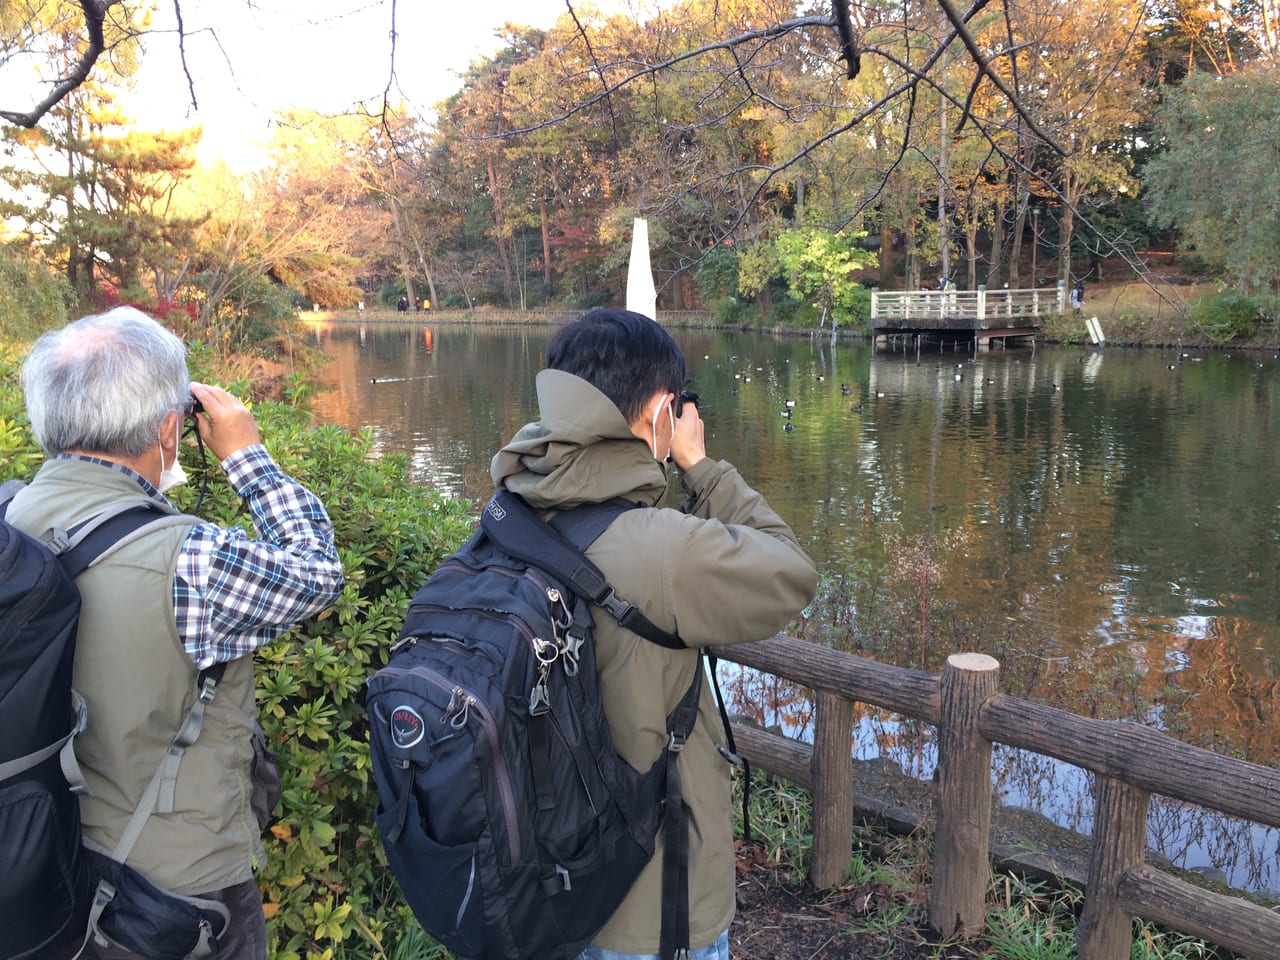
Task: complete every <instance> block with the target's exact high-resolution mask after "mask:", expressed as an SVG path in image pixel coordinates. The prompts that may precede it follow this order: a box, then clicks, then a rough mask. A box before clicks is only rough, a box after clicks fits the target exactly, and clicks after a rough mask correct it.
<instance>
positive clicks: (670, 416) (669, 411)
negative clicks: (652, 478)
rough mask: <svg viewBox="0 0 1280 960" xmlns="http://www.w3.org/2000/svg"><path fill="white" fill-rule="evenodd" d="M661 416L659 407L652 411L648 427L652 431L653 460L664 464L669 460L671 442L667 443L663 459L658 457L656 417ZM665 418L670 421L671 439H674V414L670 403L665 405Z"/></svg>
mask: <svg viewBox="0 0 1280 960" xmlns="http://www.w3.org/2000/svg"><path fill="white" fill-rule="evenodd" d="M660 416H662V408H661V407H659V408H658V409H657V410H655V411H653V423H652V424H651V425H650V426H651V429H652V430H653V459H655V460H658V461H660V462H663V463H665V462H666V461H668V460H670V459H671V441H670V440H668V441H667V455H666V456H665V457H660V456H658V417H660ZM667 417H668V419H669V420H670V421H671V437H672V439H675V435H676V414H675V411H674V410H672V409H671V403H670V402H668V403H667Z"/></svg>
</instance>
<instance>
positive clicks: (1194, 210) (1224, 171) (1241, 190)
mask: <svg viewBox="0 0 1280 960" xmlns="http://www.w3.org/2000/svg"><path fill="white" fill-rule="evenodd" d="M1277 129H1280V75H1277V73H1276V71H1275V70H1274V69H1273V68H1270V67H1265V66H1261V65H1260V66H1256V67H1251V68H1249V69H1247V70H1244V71H1242V72H1241V73H1239V74H1237V75H1235V76H1228V77H1215V76H1211V75H1209V74H1203V73H1198V74H1192V75H1189V76H1188V77H1187V78H1186V80H1184V81H1183V83H1182V85H1181V86H1180V87H1179V88H1177V89H1176V90H1172V91H1170V93H1169V95H1168V98H1167V100H1166V102H1165V104H1164V107H1163V109H1162V110H1161V113H1160V116H1159V121H1158V123H1157V126H1156V130H1157V132H1158V134H1159V136H1160V138H1161V141H1162V143H1163V144H1164V145H1165V150H1164V152H1163V153H1161V154H1159V155H1158V156H1156V157H1155V158H1154V159H1153V160H1152V161H1151V162H1150V163H1149V164H1148V166H1147V202H1148V210H1149V213H1150V216H1151V219H1152V222H1154V223H1155V224H1156V225H1157V226H1162V227H1176V228H1177V229H1179V230H1181V231H1182V241H1181V243H1182V247H1183V249H1185V250H1188V251H1193V252H1194V253H1195V254H1196V255H1197V256H1199V257H1200V258H1202V259H1203V260H1204V261H1205V262H1207V263H1209V264H1211V265H1213V266H1216V267H1217V268H1219V269H1221V270H1224V271H1225V272H1227V273H1228V274H1230V275H1231V276H1232V278H1233V279H1234V280H1235V282H1236V283H1237V284H1238V285H1239V287H1240V289H1241V291H1242V292H1244V293H1246V294H1250V293H1262V294H1269V295H1272V296H1275V295H1280V210H1278V209H1277V208H1276V205H1275V203H1274V202H1272V201H1273V198H1275V197H1276V196H1280V163H1277V162H1276V151H1275V131H1276V130H1277Z"/></svg>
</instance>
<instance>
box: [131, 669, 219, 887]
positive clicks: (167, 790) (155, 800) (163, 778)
mask: <svg viewBox="0 0 1280 960" xmlns="http://www.w3.org/2000/svg"><path fill="white" fill-rule="evenodd" d="M226 668H227V665H226V664H225V663H215V664H214V665H213V666H212V667H209V668H208V669H207V670H202V671H200V675H199V676H198V677H197V678H196V699H195V702H193V703H192V704H191V709H190V710H188V711H187V715H186V717H185V718H184V719H183V721H182V725H181V726H180V727H179V728H178V732H177V733H176V734H175V735H174V737H173V741H172V742H171V743H170V744H169V749H168V750H166V751H165V755H164V759H163V760H161V761H160V766H159V767H157V768H156V772H155V773H154V774H153V775H152V777H151V781H150V782H149V783H148V784H147V788H146V789H145V790H143V791H142V797H141V798H140V799H139V800H138V805H137V807H135V808H134V811H133V815H132V816H131V817H130V818H129V822H128V824H126V825H125V828H124V832H123V833H122V834H121V835H120V840H119V841H118V842H117V843H116V847H115V849H114V850H112V851H111V859H112V860H116V861H119V862H120V863H124V862H125V861H126V860H127V859H129V852H130V851H131V850H133V845H134V844H135V843H137V842H138V837H140V836H142V828H143V827H144V826H145V825H146V822H147V818H148V817H150V816H151V814H152V813H171V812H172V811H173V794H174V789H175V788H176V786H177V783H178V766H179V764H181V763H182V755H183V754H184V753H185V752H186V750H187V747H189V746H191V745H192V744H193V743H195V742H196V739H197V738H198V737H199V736H200V730H201V729H202V728H203V726H204V711H205V707H206V706H208V705H209V703H210V702H211V701H212V700H213V696H214V694H215V693H217V692H218V683H219V682H220V681H221V680H222V674H223V673H224V672H225V671H226Z"/></svg>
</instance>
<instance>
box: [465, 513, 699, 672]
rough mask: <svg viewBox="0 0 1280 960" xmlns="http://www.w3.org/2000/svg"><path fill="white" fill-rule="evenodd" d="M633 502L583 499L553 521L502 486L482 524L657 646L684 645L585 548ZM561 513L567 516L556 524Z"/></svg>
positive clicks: (519, 554) (517, 554)
mask: <svg viewBox="0 0 1280 960" xmlns="http://www.w3.org/2000/svg"><path fill="white" fill-rule="evenodd" d="M632 506H635V504H628V503H627V501H625V500H610V501H607V502H605V503H601V504H583V505H582V506H579V507H575V508H573V509H572V510H568V511H565V513H563V514H560V515H559V516H557V518H556V520H553V521H552V523H551V524H548V523H545V522H544V521H543V520H542V518H541V517H539V516H538V515H537V514H536V513H534V512H533V510H532V508H530V506H529V505H528V504H527V503H525V502H524V500H523V499H522V498H521V497H519V496H518V495H516V494H514V493H512V492H511V491H510V490H498V491H497V492H496V493H494V495H493V496H492V497H491V498H490V499H489V502H488V503H487V504H485V508H484V512H483V513H482V514H481V515H480V527H481V529H482V530H483V531H484V533H485V535H486V536H488V537H489V538H490V539H491V540H492V541H493V542H494V543H496V544H497V545H498V546H499V547H501V548H502V549H503V550H505V551H507V553H509V554H511V555H512V556H514V557H519V558H520V559H521V560H524V561H525V562H526V563H529V564H533V565H534V566H537V567H541V568H543V569H544V570H547V571H549V572H551V573H552V574H554V575H555V576H556V577H557V578H558V579H560V580H561V581H563V582H564V583H565V584H567V585H568V586H569V588H570V589H572V590H573V592H574V593H576V594H578V595H579V596H581V597H586V598H587V599H588V600H590V601H591V602H592V603H595V604H598V605H599V606H601V607H604V609H605V610H606V611H608V613H609V615H610V616H611V617H613V619H614V620H616V621H617V622H618V623H619V624H621V625H622V626H624V627H626V628H627V629H628V630H631V631H633V632H635V633H638V634H639V635H640V636H642V637H644V638H645V639H646V640H648V641H650V642H651V643H656V644H658V646H661V647H667V648H669V649H672V650H682V649H684V644H683V643H682V642H681V641H680V638H679V637H677V636H675V635H674V634H670V633H667V632H666V631H665V630H662V629H661V628H659V627H658V626H656V625H655V624H654V623H653V622H652V621H651V620H649V618H648V617H646V616H645V615H644V614H643V613H641V612H640V610H639V609H638V608H637V607H636V606H635V604H633V603H630V602H628V601H627V600H625V599H623V598H622V597H620V596H618V595H617V593H615V592H614V589H613V587H612V586H610V584H609V582H608V581H607V580H606V579H605V578H604V574H603V573H601V572H600V568H599V567H597V566H596V565H595V564H594V563H592V562H591V561H590V560H588V559H587V557H586V554H584V553H583V551H584V550H585V549H586V548H587V547H588V546H590V545H591V543H592V542H594V541H595V539H596V537H598V536H599V535H600V534H601V533H603V532H604V530H605V528H606V527H608V526H609V524H610V523H611V522H612V521H613V520H614V519H615V518H616V517H617V516H618V515H619V514H620V513H622V512H624V511H625V510H628V509H630V508H631V507H632ZM575 514H576V516H574V515H575ZM562 516H563V517H567V518H568V519H566V520H562V521H560V523H559V524H557V523H556V521H557V520H560V517H562ZM561 526H562V527H563V528H564V531H565V532H562V530H561V529H560V527H561Z"/></svg>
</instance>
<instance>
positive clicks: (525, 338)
mask: <svg viewBox="0 0 1280 960" xmlns="http://www.w3.org/2000/svg"><path fill="white" fill-rule="evenodd" d="M549 332H550V331H549V330H548V329H547V328H540V327H534V328H529V327H506V328H493V327H479V326H445V325H440V326H428V325H423V324H421V323H417V324H377V325H375V324H368V325H362V324H360V323H358V322H349V323H348V322H340V323H327V324H326V323H320V324H316V325H314V326H313V327H312V333H311V335H312V336H313V337H314V340H315V343H316V344H317V345H318V346H320V347H321V348H323V349H324V350H325V351H326V352H328V353H329V354H330V355H332V356H333V358H334V361H333V363H332V364H331V365H330V366H329V367H328V368H327V369H326V370H325V372H324V373H323V374H322V375H321V377H320V386H321V387H322V389H321V390H320V391H319V393H318V396H317V397H316V399H315V404H314V405H315V408H316V410H317V413H318V415H319V416H320V417H321V418H322V419H324V420H326V421H329V422H334V423H338V424H342V425H344V426H347V427H352V428H355V427H368V428H369V429H371V430H372V431H373V432H374V434H375V436H376V438H377V444H378V447H379V449H381V450H384V451H388V452H402V453H404V454H406V455H407V457H408V460H409V464H410V469H411V471H412V474H413V477H414V479H415V480H417V481H419V482H422V483H428V484H432V485H435V486H438V487H441V488H444V489H447V490H449V491H451V492H453V493H455V494H457V495H461V496H471V497H484V496H487V495H488V493H489V491H490V483H489V479H488V464H489V459H490V457H491V456H492V454H493V452H494V451H495V450H496V449H497V448H498V447H499V446H501V444H502V443H503V442H505V441H506V440H507V439H508V438H510V436H511V435H512V434H514V433H515V431H516V430H518V429H519V428H520V427H521V426H522V425H523V424H524V423H526V422H527V421H529V420H531V419H533V418H534V417H535V416H536V405H535V394H534V376H535V374H536V372H537V370H538V369H539V368H540V366H541V355H542V350H543V347H544V346H545V343H546V338H547V336H548V335H549ZM675 335H676V337H677V339H678V340H679V341H680V343H681V346H682V347H683V349H684V351H685V355H686V357H687V358H688V361H689V367H690V373H691V375H692V376H693V378H694V386H695V387H696V389H698V390H699V391H700V393H701V395H702V401H701V403H700V410H701V412H702V416H703V419H704V420H705V421H706V424H707V437H708V444H707V445H708V451H709V453H710V454H711V455H712V456H716V457H723V458H725V459H728V460H730V461H732V462H733V463H734V464H735V465H736V466H737V467H738V468H739V470H740V471H741V472H742V474H743V475H744V476H745V477H746V478H747V479H748V481H749V482H750V483H752V484H753V485H754V486H756V487H757V489H759V490H760V491H761V492H762V493H763V494H764V495H765V497H766V498H767V499H768V500H769V502H770V504H772V505H773V506H774V508H775V509H777V510H778V512H779V513H780V514H781V515H782V516H783V517H784V518H786V519H787V520H788V521H789V522H790V523H791V524H792V525H793V527H794V528H795V530H796V532H797V534H798V535H799V537H800V539H801V541H802V542H803V543H804V545H805V547H806V549H807V550H808V551H809V553H810V555H811V556H813V558H814V559H815V561H816V562H817V563H818V565H819V567H820V568H821V569H822V570H824V572H825V578H824V592H825V594H826V595H827V596H828V598H829V601H828V602H827V603H825V604H822V605H819V606H815V608H814V610H812V611H811V614H812V620H811V622H810V623H809V624H808V626H807V628H806V629H807V632H809V633H811V634H812V635H813V636H814V637H817V638H820V639H823V640H824V642H830V643H833V644H835V645H838V646H841V647H843V648H845V649H849V650H851V651H852V652H855V653H859V654H861V655H865V656H871V657H874V658H876V659H879V660H883V661H885V662H892V663H897V664H899V665H902V666H912V667H921V666H923V667H924V668H926V669H929V670H935V671H936V670H940V669H941V665H942V663H943V661H944V660H945V657H946V656H947V655H948V654H950V653H952V652H955V651H957V650H961V649H969V650H981V651H983V652H986V653H990V654H992V655H993V656H996V657H997V659H999V660H1000V661H1001V668H1002V684H1003V686H1004V688H1005V689H1007V690H1009V692H1011V693H1014V694H1016V695H1018V696H1024V697H1028V698H1030V699H1034V700H1037V701H1040V702H1046V703H1051V704H1053V705H1055V706H1059V707H1062V708H1064V709H1068V710H1071V711H1073V712H1076V713H1080V714H1084V715H1090V716H1098V717H1105V718H1118V719H1128V720H1135V721H1139V722H1142V723H1147V724H1151V725H1154V726H1157V727H1159V728H1161V729H1163V730H1165V731H1167V732H1169V733H1171V734H1173V735H1174V736H1178V737H1180V738H1183V739H1186V740H1188V741H1189V742H1192V743H1196V744H1198V745H1200V746H1206V747H1209V748H1212V749H1215V750H1219V751H1222V752H1226V753H1231V754H1232V755H1237V756H1242V757H1245V758H1246V759H1249V760H1252V761H1254V762H1257V763H1274V762H1275V760H1276V757H1277V752H1276V750H1277V737H1278V736H1280V731H1277V728H1276V723H1275V720H1276V714H1277V701H1278V699H1280V694H1278V689H1280V688H1278V684H1277V672H1278V667H1277V662H1278V659H1280V590H1277V589H1276V584H1277V578H1278V577H1280V483H1278V482H1277V479H1278V478H1280V360H1277V359H1276V358H1275V357H1273V356H1271V355H1270V354H1265V355H1261V354H1253V353H1250V354H1238V355H1233V354H1231V353H1229V352H1226V351H1205V352H1198V353H1197V352H1184V351H1175V350H1172V349H1170V350H1164V351H1160V350H1125V349H1118V348H1108V349H1107V350H1105V351H1098V350H1095V349H1092V348H1087V349H1086V348H1067V347H1043V346H1041V347H1037V348H1034V349H1033V348H1031V347H1025V348H1017V349H1009V350H995V351H991V352H981V353H977V354H974V353H972V352H966V350H964V349H961V350H960V351H959V352H952V351H951V350H950V349H947V350H944V351H940V352H939V351H935V352H929V353H923V354H921V355H917V354H916V353H915V352H914V350H912V351H910V352H908V353H905V354H904V353H901V352H898V353H894V352H887V351H885V350H884V349H883V348H882V349H881V350H879V351H877V350H873V349H872V347H871V346H870V345H869V344H867V343H862V342H857V343H845V342H841V343H837V344H835V345H832V344H831V343H830V342H829V340H827V339H826V338H821V339H810V338H803V337H802V338H773V337H769V336H763V335H755V334H744V333H730V332H719V331H715V332H709V331H675ZM791 402H794V405H793V406H791V405H788V404H790V403H791ZM784 413H790V417H786V416H784V415H783V414H784ZM890 635H891V636H894V637H896V638H897V642H896V643H895V644H893V645H887V644H886V643H885V641H884V639H883V638H884V637H885V636H890ZM748 688H751V689H748ZM762 689H763V688H761V687H760V686H759V685H758V684H757V685H753V683H750V682H749V683H740V684H738V686H737V693H738V696H737V698H736V699H737V701H738V703H737V705H738V706H739V707H740V708H741V707H744V706H745V707H748V708H750V709H751V712H754V713H755V714H756V715H757V716H758V717H759V719H761V720H762V721H764V722H766V723H773V722H782V723H783V724H784V725H785V726H787V727H788V728H789V729H791V730H793V731H797V732H801V733H803V728H804V725H805V718H806V713H805V704H804V702H803V700H802V699H799V698H797V697H796V695H795V692H794V691H791V690H789V689H786V688H785V687H782V686H779V685H772V686H770V687H769V690H768V693H767V695H766V694H765V693H762V692H761V690H762ZM857 749H858V752H859V753H860V754H862V755H874V754H876V753H878V752H885V753H889V754H891V755H893V756H895V758H896V759H898V761H899V762H900V763H901V764H903V766H904V767H906V768H907V770H908V772H911V773H913V774H915V775H921V776H927V775H929V773H930V772H931V768H932V763H931V758H930V749H931V747H930V744H929V743H928V741H927V739H926V738H925V737H924V736H923V735H921V734H920V733H919V732H918V731H914V730H913V728H912V727H911V725H907V726H905V727H904V726H903V725H899V724H895V723H894V722H893V721H892V719H891V718H889V719H886V718H884V717H882V716H880V715H879V714H877V713H875V712H870V713H869V714H868V715H867V716H865V717H864V718H863V719H862V722H861V725H860V729H859V731H858V744H857ZM999 761H1000V762H999V763H998V769H997V778H998V783H997V786H998V789H999V790H1000V792H1001V794H1002V796H1003V797H1004V798H1005V800H1006V802H1010V803H1016V804H1019V805H1023V806H1029V807H1032V808H1035V809H1039V810H1041V811H1042V812H1045V813H1046V814H1048V815H1050V816H1052V817H1053V818H1054V819H1055V820H1057V821H1058V822H1060V823H1063V824H1064V825H1067V826H1071V827H1074V828H1077V829H1081V830H1084V831H1086V832H1087V830H1088V828H1089V820H1090V817H1091V813H1092V808H1091V801H1090V800H1089V796H1088V795H1089V785H1088V782H1087V778H1086V777H1085V776H1084V775H1083V774H1082V773H1081V772H1080V771H1078V770H1075V769H1074V768H1065V769H1064V768H1062V766H1061V765H1058V764H1056V763H1053V762H1051V761H1048V760H1046V759H1045V758H1029V757H1022V756H1020V755H1019V754H1017V752H1014V751H1007V752H1001V754H1000V755H999ZM1154 809H1155V810H1156V811H1157V815H1154V816H1153V817H1152V822H1153V827H1152V837H1151V840H1152V843H1153V845H1157V847H1158V849H1161V850H1162V852H1164V854H1165V855H1167V856H1169V857H1170V858H1171V859H1173V860H1174V861H1175V862H1177V863H1180V864H1183V865H1186V866H1208V865H1212V866H1215V867H1217V868H1220V869H1222V870H1224V871H1225V872H1226V873H1227V874H1228V876H1229V877H1230V878H1231V880H1232V881H1233V882H1234V883H1236V884H1237V885H1239V886H1243V887H1246V888H1252V889H1262V888H1277V887H1280V867H1278V866H1277V862H1276V861H1277V837H1276V835H1275V832H1274V831H1268V830H1262V829H1261V828H1257V827H1250V826H1249V825H1246V824H1236V823H1234V822H1231V821H1228V820H1226V819H1218V818H1213V817H1207V816H1203V815H1199V814H1197V815H1196V816H1194V817H1190V818H1188V817H1186V816H1184V815H1183V812H1182V811H1180V809H1179V808H1178V807H1176V806H1174V807H1169V806H1168V805H1161V804H1159V803H1158V802H1157V805H1156V807H1155V808H1154Z"/></svg>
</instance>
